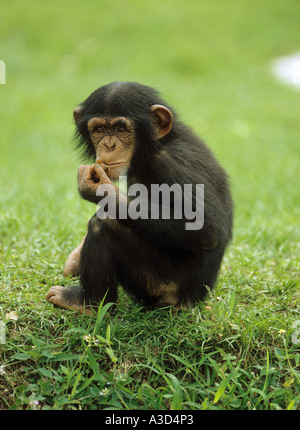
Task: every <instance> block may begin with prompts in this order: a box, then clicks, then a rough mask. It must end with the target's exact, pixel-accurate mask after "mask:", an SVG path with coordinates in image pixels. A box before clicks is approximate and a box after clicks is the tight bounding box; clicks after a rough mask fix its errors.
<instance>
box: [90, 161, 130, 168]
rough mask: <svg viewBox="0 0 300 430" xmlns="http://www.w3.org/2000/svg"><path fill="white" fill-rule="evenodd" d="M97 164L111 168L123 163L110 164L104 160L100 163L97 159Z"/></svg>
mask: <svg viewBox="0 0 300 430" xmlns="http://www.w3.org/2000/svg"><path fill="white" fill-rule="evenodd" d="M96 163H97V164H100V165H101V166H102V167H103V168H104V169H107V168H108V169H111V168H112V167H120V166H123V164H124V163H121V162H120V163H111V164H108V163H104V162H101V163H99V161H97V162H96Z"/></svg>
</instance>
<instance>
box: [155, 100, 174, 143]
mask: <svg viewBox="0 0 300 430" xmlns="http://www.w3.org/2000/svg"><path fill="white" fill-rule="evenodd" d="M150 109H151V111H152V113H153V114H154V125H155V128H156V138H157V139H161V138H162V137H164V136H166V135H167V134H168V133H169V132H170V131H171V129H172V124H173V115H172V112H171V111H170V110H169V109H168V108H166V107H165V106H163V105H153V106H151V108H150Z"/></svg>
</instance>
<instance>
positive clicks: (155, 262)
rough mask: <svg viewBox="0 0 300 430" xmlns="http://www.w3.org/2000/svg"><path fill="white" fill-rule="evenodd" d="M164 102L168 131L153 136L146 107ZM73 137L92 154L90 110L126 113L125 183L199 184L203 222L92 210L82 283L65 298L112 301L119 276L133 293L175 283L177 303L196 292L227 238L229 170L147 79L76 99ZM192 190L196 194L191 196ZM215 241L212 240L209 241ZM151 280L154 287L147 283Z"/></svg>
mask: <svg viewBox="0 0 300 430" xmlns="http://www.w3.org/2000/svg"><path fill="white" fill-rule="evenodd" d="M154 104H162V105H164V106H166V107H168V108H169V109H170V110H171V112H172V114H173V126H172V130H171V132H170V133H169V134H167V135H166V136H165V137H164V138H162V139H160V140H155V138H154V137H153V136H154V125H153V118H152V114H151V111H150V107H151V106H152V105H154ZM81 106H82V108H83V111H82V115H81V119H80V121H79V122H78V124H77V126H78V128H77V132H76V137H77V140H78V146H79V148H80V149H81V150H82V151H83V153H84V155H85V157H87V158H88V157H91V158H92V159H93V162H94V161H95V150H94V147H93V145H92V142H91V140H90V137H89V134H88V132H87V126H86V124H87V121H88V119H90V118H91V117H93V116H109V117H114V116H125V117H129V118H131V119H132V120H133V121H134V124H135V130H136V135H137V145H136V150H135V153H134V155H133V157H132V160H131V165H130V169H129V171H128V182H129V185H131V184H132V183H142V184H145V185H146V186H147V188H148V189H149V190H150V186H151V184H163V183H165V184H168V185H172V184H173V183H177V184H180V185H183V184H194V185H195V184H204V193H205V205H204V213H205V217H204V226H203V228H202V229H201V230H195V231H188V230H186V229H185V222H186V220H185V219H183V220H177V219H171V220H164V219H159V220H151V219H148V220H144V219H138V220H131V219H129V218H128V219H127V220H109V219H107V220H104V221H101V220H100V219H98V218H97V216H96V215H95V217H93V218H92V219H91V221H90V223H89V228H88V235H87V238H86V241H85V244H84V247H83V250H82V254H81V269H80V270H81V284H82V288H81V289H79V290H78V289H77V290H76V291H77V293H75V294H74V292H72V288H71V289H66V291H65V293H64V294H65V299H66V300H68V301H69V303H71V302H72V301H73V302H74V300H75V298H74V296H76V297H77V301H78V302H82V301H83V300H85V301H91V302H99V300H101V299H102V298H103V296H104V294H105V293H106V292H107V291H108V293H107V297H106V301H115V300H116V298H117V286H118V284H119V283H120V284H121V285H122V286H123V287H124V289H125V290H127V291H128V292H129V294H131V295H132V296H134V297H135V298H136V299H137V300H139V301H142V302H144V303H147V304H150V305H154V304H156V303H158V302H159V299H160V298H161V299H162V303H163V297H159V295H160V294H161V295H163V293H162V292H159V291H158V290H157V289H156V287H155V285H156V283H157V282H161V283H164V284H169V283H170V282H171V283H175V284H176V285H177V286H178V291H179V292H178V296H179V298H180V301H181V302H182V303H186V304H190V303H191V302H194V301H197V300H202V299H203V298H204V297H205V294H206V292H207V288H212V287H213V285H214V283H215V282H216V279H217V275H218V271H219V268H220V264H221V261H222V258H223V254H224V251H225V248H226V246H227V244H228V243H229V241H230V239H231V234H232V222H233V214H232V213H233V209H232V200H231V195H230V191H229V187H228V180H227V175H226V173H225V171H224V170H223V168H222V167H221V166H220V165H219V164H218V162H217V161H216V159H215V158H214V156H213V154H212V153H211V151H210V150H209V149H208V148H207V147H206V146H205V145H204V143H203V142H202V141H201V140H200V139H199V138H198V137H197V136H196V135H195V134H194V133H193V132H192V131H191V130H190V129H189V128H188V127H187V126H186V125H184V124H183V123H181V122H180V121H179V120H178V118H177V115H176V113H175V111H174V109H173V108H171V107H169V106H168V105H167V104H166V103H165V101H164V100H162V99H161V98H160V96H159V95H158V93H157V92H156V91H155V90H153V89H152V88H150V87H147V86H144V85H140V84H137V83H126V82H124V83H120V82H117V83H112V84H109V85H106V86H104V87H101V88H99V89H98V90H96V91H95V92H94V93H92V94H91V95H90V96H89V97H88V98H87V99H86V100H85V101H84V102H83V103H82V105H81ZM194 198H195V196H194ZM215 245H216V246H215ZM151 286H153V290H152V289H151Z"/></svg>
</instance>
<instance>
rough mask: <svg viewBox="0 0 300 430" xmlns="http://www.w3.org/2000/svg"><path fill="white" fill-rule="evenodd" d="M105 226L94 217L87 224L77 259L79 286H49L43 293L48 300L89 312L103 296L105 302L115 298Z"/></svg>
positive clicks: (115, 281)
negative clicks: (78, 263) (78, 258)
mask: <svg viewBox="0 0 300 430" xmlns="http://www.w3.org/2000/svg"><path fill="white" fill-rule="evenodd" d="M108 234H109V232H108V226H107V224H106V222H105V221H101V220H100V219H98V218H97V216H94V217H93V218H92V219H91V220H90V222H89V227H88V233H87V236H86V238H85V241H84V244H83V247H82V251H81V258H80V274H81V275H80V280H81V285H78V286H75V287H70V288H64V287H59V286H56V287H52V288H50V290H49V291H48V293H47V295H46V299H47V300H49V302H51V303H53V304H55V305H58V306H61V307H63V308H71V309H75V310H78V311H80V312H85V313H88V314H90V313H91V312H92V311H91V308H90V305H92V306H97V305H98V304H99V302H100V301H101V300H102V299H103V297H104V296H105V295H106V296H105V302H115V301H116V299H117V288H118V279H117V270H116V263H115V261H114V258H113V256H112V254H111V252H110V248H109V243H108V239H109V238H108Z"/></svg>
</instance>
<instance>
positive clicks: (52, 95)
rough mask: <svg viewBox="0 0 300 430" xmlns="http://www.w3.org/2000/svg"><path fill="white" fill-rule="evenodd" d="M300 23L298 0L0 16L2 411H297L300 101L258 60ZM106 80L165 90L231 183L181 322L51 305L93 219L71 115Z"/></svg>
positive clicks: (213, 0)
mask: <svg viewBox="0 0 300 430" xmlns="http://www.w3.org/2000/svg"><path fill="white" fill-rule="evenodd" d="M299 18H300V3H299V2H298V1H297V0H284V1H283V0H266V1H263V2H262V1H259V0H251V1H250V0H245V1H239V0H228V1H226V2H224V1H222V0H201V1H199V0H187V1H179V0H174V1H169V0H167V1H165V2H159V1H156V0H154V1H145V0H139V1H137V0H136V1H135V0H131V1H130V0H120V1H118V2H111V1H109V0H101V1H96V0H91V1H89V2H85V3H82V2H79V1H77V0H74V1H72V2H71V1H61V2H59V3H57V2H53V1H48V0H47V1H43V2H41V1H38V0H32V1H30V2H25V1H21V0H15V1H11V2H6V3H5V5H2V7H1V18H0V19H1V25H0V60H2V61H4V62H5V64H6V85H0V118H1V119H0V148H1V151H0V157H1V169H0V184H1V185H0V186H1V188H0V245H1V246H0V335H1V341H2V343H1V344H0V409H3V410H4V409H18V410H19V409H21V410H23V409H69V410H70V409H86V410H87V409H123V410H126V409H147V410H155V409H156V410H170V409H174V410H194V409H195V410H196V409H226V410H233V409H242V410H248V409H249V410H254V409H259V410H278V409H289V410H293V409H299V404H300V374H299V367H300V347H299V341H300V315H299V310H300V307H299V304H300V294H299V285H300V281H299V274H300V259H299V257H300V227H299V219H300V194H299V183H300V139H299V116H300V92H299V91H297V90H296V89H294V88H293V87H292V86H289V85H286V84H282V83H281V82H279V81H277V80H276V78H275V77H274V76H273V74H272V71H271V65H270V64H271V62H272V61H273V60H274V59H276V58H278V57H280V56H284V55H289V54H293V53H294V52H297V51H299V50H300V32H299ZM115 80H130V81H139V82H141V83H144V84H147V85H151V86H154V87H156V88H157V89H158V90H159V91H161V93H162V94H163V96H164V97H165V98H166V99H167V100H168V101H169V103H170V104H171V105H174V107H175V108H176V110H177V111H178V113H179V115H180V117H181V118H182V119H183V120H184V121H186V122H187V123H188V124H189V125H191V126H192V127H193V129H194V130H195V131H196V132H197V133H198V134H199V135H201V136H202V138H203V139H204V140H205V142H206V143H207V144H208V145H209V146H210V147H211V148H212V150H213V151H214V153H215V155H216V156H217V158H218V159H219V161H220V162H221V164H222V165H223V166H224V167H225V168H226V170H227V171H228V173H229V175H230V177H231V188H232V192H233V197H234V202H235V226H234V238H233V241H232V243H231V245H230V247H229V248H228V250H227V253H226V256H225V258H224V261H223V264H222V271H221V273H220V276H219V280H218V284H217V286H216V288H215V289H214V290H213V291H212V292H211V294H210V295H209V296H208V298H207V299H206V300H205V302H204V303H199V304H198V305H197V306H196V307H195V308H194V309H192V310H188V311H182V312H174V311H173V310H172V309H171V308H165V309H153V310H145V309H143V308H141V306H139V305H137V304H134V303H132V302H131V301H130V300H129V298H128V297H127V296H126V295H125V294H124V293H123V292H122V291H120V298H119V300H118V303H117V307H116V309H115V310H112V311H111V312H110V310H109V309H108V306H101V307H100V308H99V312H98V315H97V317H82V316H80V315H78V314H76V313H74V312H72V311H66V310H62V309H58V308H54V307H53V306H52V305H50V304H49V303H48V302H46V300H45V293H46V292H47V290H48V289H49V287H51V286H52V285H66V286H67V285H72V284H73V283H74V279H65V278H63V276H62V268H63V265H64V262H65V259H66V258H67V256H68V253H69V252H70V251H71V250H72V249H73V248H74V247H75V246H76V245H77V244H78V243H79V241H80V240H81V238H82V236H83V234H84V233H85V229H86V222H87V220H88V219H89V218H90V217H91V216H92V215H93V211H94V207H93V205H92V204H91V203H88V202H85V201H83V200H81V199H80V198H79V196H78V192H77V184H76V173H77V166H78V165H79V164H80V163H81V162H82V160H80V159H79V157H78V155H77V154H76V152H75V151H74V150H73V144H72V135H73V122H72V110H73V108H74V107H76V106H77V104H78V103H80V102H81V101H82V100H83V99H85V98H86V97H87V96H88V95H89V94H90V93H91V92H92V91H93V90H94V89H96V88H97V87H99V86H101V85H103V84H105V83H108V82H111V81H115Z"/></svg>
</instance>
